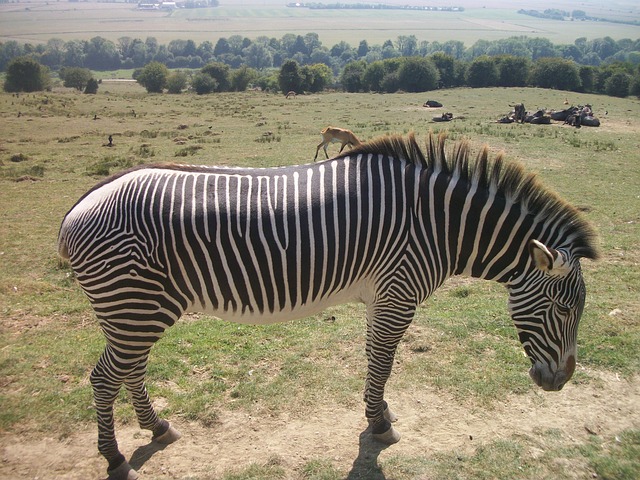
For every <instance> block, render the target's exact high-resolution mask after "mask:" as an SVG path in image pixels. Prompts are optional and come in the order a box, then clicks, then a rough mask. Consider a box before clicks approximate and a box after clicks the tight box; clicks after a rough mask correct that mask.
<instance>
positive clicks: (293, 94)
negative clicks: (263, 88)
mask: <svg viewBox="0 0 640 480" xmlns="http://www.w3.org/2000/svg"><path fill="white" fill-rule="evenodd" d="M296 95H297V93H296V92H294V91H293V90H291V91H290V92H287V94H286V95H285V96H284V98H289V97H295V96H296Z"/></svg>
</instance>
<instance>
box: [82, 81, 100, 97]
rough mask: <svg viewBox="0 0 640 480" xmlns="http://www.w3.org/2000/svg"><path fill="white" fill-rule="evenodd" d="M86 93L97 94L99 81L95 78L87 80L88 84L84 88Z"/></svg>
mask: <svg viewBox="0 0 640 480" xmlns="http://www.w3.org/2000/svg"><path fill="white" fill-rule="evenodd" d="M84 93H88V94H92V95H95V94H96V93H98V81H97V80H96V79H95V78H90V79H89V81H88V82H87V86H86V87H85V88H84Z"/></svg>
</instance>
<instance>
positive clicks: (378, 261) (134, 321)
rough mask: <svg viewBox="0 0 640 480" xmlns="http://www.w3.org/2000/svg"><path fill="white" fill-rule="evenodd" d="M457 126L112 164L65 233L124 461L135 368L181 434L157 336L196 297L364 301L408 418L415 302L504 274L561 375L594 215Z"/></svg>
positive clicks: (101, 424)
mask: <svg viewBox="0 0 640 480" xmlns="http://www.w3.org/2000/svg"><path fill="white" fill-rule="evenodd" d="M445 143H446V135H444V134H440V135H435V134H429V135H428V136H427V138H426V141H425V147H424V148H423V147H421V146H420V145H419V144H418V141H417V140H416V138H415V135H414V134H413V133H411V134H409V135H408V136H407V137H402V136H400V135H391V136H386V137H381V138H378V139H375V140H372V141H370V142H368V143H366V144H363V145H360V146H358V147H356V148H355V149H354V150H351V151H350V152H348V153H345V154H343V155H341V156H338V157H336V158H332V159H327V160H324V161H322V162H318V163H312V164H306V165H296V166H286V167H275V168H266V169H264V168H233V167H210V166H202V167H200V166H188V165H186V166H185V165H176V164H157V165H148V166H139V167H134V168H132V169H129V170H126V171H123V172H121V173H117V174H115V175H113V176H111V177H110V178H107V179H105V180H104V181H102V182H101V183H99V184H98V185H96V186H95V187H94V188H93V189H91V190H89V191H88V192H87V193H86V194H85V195H83V196H82V197H81V198H80V199H79V200H78V202H77V203H76V204H75V205H74V206H73V207H72V208H71V210H70V211H69V212H68V213H67V214H66V216H65V217H64V220H63V222H62V225H61V228H60V232H59V237H58V251H59V254H60V255H61V257H63V258H64V259H68V261H69V263H70V265H71V267H72V269H73V271H74V273H75V276H76V278H77V281H78V282H79V284H80V286H81V287H82V289H83V290H84V292H85V293H86V295H87V296H88V298H89V300H90V303H91V305H92V306H93V309H94V311H95V314H96V317H97V319H98V322H99V324H100V326H101V328H102V330H103V333H104V336H105V339H106V345H105V349H104V351H103V353H102V355H101V356H100V359H99V360H98V362H97V364H96V366H95V368H94V369H93V371H92V373H91V376H90V380H91V384H92V387H93V392H94V403H95V408H96V411H97V418H98V450H99V452H100V453H101V454H102V455H103V456H104V457H105V459H106V460H107V461H108V468H107V472H108V474H109V478H112V479H133V478H137V473H136V472H135V470H134V469H133V468H132V467H131V466H130V465H129V463H128V462H127V461H126V459H125V457H124V455H122V453H121V452H120V451H119V449H118V444H117V441H116V436H115V430H114V416H113V403H114V399H115V397H116V395H117V394H118V391H119V390H120V388H121V386H122V385H123V384H124V386H125V388H126V390H127V391H128V393H129V395H130V398H131V399H132V402H133V404H134V407H135V412H136V414H137V417H138V421H139V424H140V427H141V428H143V429H149V430H151V431H152V433H153V437H152V438H153V440H154V441H156V442H158V443H161V444H168V443H172V442H174V441H176V440H177V439H178V438H180V433H179V432H178V431H177V430H176V429H175V428H174V427H172V426H171V425H170V424H169V422H167V421H166V420H164V419H161V418H160V417H159V416H158V415H157V414H156V412H155V410H154V409H153V407H152V405H151V402H150V399H149V396H148V394H147V390H146V386H145V373H146V369H147V360H148V355H149V351H150V349H151V348H152V346H153V345H154V343H155V342H156V341H157V340H158V339H160V337H161V336H162V334H163V332H164V331H165V330H166V329H167V328H168V327H170V326H171V325H173V324H174V323H175V322H176V321H177V320H178V319H179V318H180V316H181V315H182V314H184V313H185V312H194V311H199V312H206V313H209V314H212V315H214V316H216V317H219V318H222V319H225V320H229V321H233V322H241V323H248V324H266V323H271V322H279V321H285V320H292V319H296V318H301V317H305V316H309V315H313V314H317V313H319V312H321V311H322V310H324V309H326V308H327V307H329V306H332V305H337V304H343V303H346V302H352V301H357V302H362V303H364V304H365V310H366V314H365V316H366V323H367V335H366V348H365V351H366V356H367V362H368V369H367V376H366V382H365V389H364V401H365V416H366V418H367V420H368V422H369V425H370V432H371V434H372V435H373V437H374V438H375V439H377V440H379V441H381V442H384V443H387V444H392V443H395V442H397V441H398V440H399V439H400V434H399V433H398V432H397V430H396V429H395V428H394V427H393V426H392V422H395V421H396V420H397V417H396V415H395V414H394V413H393V412H392V411H391V410H390V408H389V406H388V405H387V403H386V401H385V400H384V388H385V384H386V382H387V379H388V378H389V376H390V374H391V368H392V364H393V360H394V355H395V352H396V347H397V346H398V343H399V342H400V340H401V338H402V336H403V334H404V332H405V331H406V329H407V327H408V326H409V324H410V323H411V321H412V318H413V316H414V313H415V311H416V309H417V307H418V306H419V305H420V304H421V303H422V302H423V301H425V300H426V299H427V298H428V297H429V296H430V295H431V293H432V292H434V290H436V289H437V288H438V287H439V286H440V285H442V284H443V282H444V281H445V280H446V279H447V278H449V277H451V276H454V275H466V276H470V277H475V278H481V279H487V280H494V281H497V282H499V283H501V284H503V285H505V286H506V288H507V290H508V296H509V300H508V309H509V312H510V315H511V317H512V318H513V321H514V324H515V326H516V329H517V331H518V336H519V340H520V341H521V343H522V345H523V348H524V351H525V353H526V355H527V356H528V357H529V359H530V361H531V368H530V370H529V375H530V377H531V378H532V380H533V381H534V382H535V383H536V384H537V385H538V386H540V387H542V388H543V389H544V390H551V391H557V390H560V389H562V387H563V386H564V384H565V383H566V382H567V381H568V380H569V379H570V378H571V376H572V374H573V372H574V369H575V366H576V342H577V328H578V322H579V320H580V317H581V315H582V311H583V307H584V303H585V286H584V281H583V276H582V273H581V269H580V259H581V258H587V259H596V258H597V256H598V252H597V248H596V246H595V232H594V229H593V228H592V227H591V226H590V224H589V223H588V222H587V221H586V220H585V219H583V218H582V216H581V214H580V213H579V212H578V211H577V210H576V209H575V208H574V207H572V206H571V205H569V204H568V203H567V202H566V201H564V200H562V199H561V198H560V197H559V196H558V195H556V194H555V193H553V192H551V191H550V190H548V189H546V188H545V187H544V186H543V185H542V184H541V183H540V181H539V180H538V178H537V176H536V175H534V174H532V173H528V172H526V171H525V169H524V167H522V166H521V165H520V164H519V163H516V162H507V161H506V160H505V159H504V155H503V154H498V155H496V156H495V158H493V159H491V158H490V156H489V148H488V147H487V146H485V147H484V148H483V149H482V150H481V151H480V153H479V154H478V155H477V158H476V159H475V161H473V160H472V158H471V156H470V151H471V147H470V143H469V141H468V140H462V141H459V142H457V143H455V145H454V146H453V148H452V149H449V148H448V147H447V148H445Z"/></svg>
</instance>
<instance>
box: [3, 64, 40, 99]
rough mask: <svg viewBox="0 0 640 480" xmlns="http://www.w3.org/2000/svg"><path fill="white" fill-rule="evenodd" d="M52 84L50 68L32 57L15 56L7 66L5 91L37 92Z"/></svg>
mask: <svg viewBox="0 0 640 480" xmlns="http://www.w3.org/2000/svg"><path fill="white" fill-rule="evenodd" d="M50 84H51V78H50V76H49V69H48V68H47V67H45V66H44V65H41V64H40V63H38V62H37V61H36V60H34V59H33V58H31V57H17V58H14V59H13V60H11V62H9V65H8V66H7V71H6V75H5V80H4V90H5V92H37V91H41V90H45V89H47V88H49V86H50Z"/></svg>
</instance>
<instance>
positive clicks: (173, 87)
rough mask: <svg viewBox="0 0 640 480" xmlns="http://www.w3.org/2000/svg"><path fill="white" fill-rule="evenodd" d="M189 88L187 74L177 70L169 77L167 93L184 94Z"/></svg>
mask: <svg viewBox="0 0 640 480" xmlns="http://www.w3.org/2000/svg"><path fill="white" fill-rule="evenodd" d="M185 88H187V74H186V73H184V72H181V71H180V70H177V71H175V72H172V73H171V74H169V76H168V77H167V92H169V93H182V90H184V89H185Z"/></svg>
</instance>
